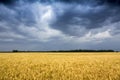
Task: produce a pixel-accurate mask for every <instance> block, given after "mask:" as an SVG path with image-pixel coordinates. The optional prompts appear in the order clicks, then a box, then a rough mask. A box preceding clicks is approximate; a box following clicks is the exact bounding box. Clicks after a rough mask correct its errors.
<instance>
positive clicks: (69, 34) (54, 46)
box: [0, 0, 120, 51]
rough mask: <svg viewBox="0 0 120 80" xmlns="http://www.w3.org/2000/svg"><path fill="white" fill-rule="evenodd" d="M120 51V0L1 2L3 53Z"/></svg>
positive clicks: (9, 0)
mask: <svg viewBox="0 0 120 80" xmlns="http://www.w3.org/2000/svg"><path fill="white" fill-rule="evenodd" d="M15 49H17V50H33V51H34V50H38V51H46V50H71V49H72V50H74V49H112V50H119V51H120V0H0V51H9V50H15Z"/></svg>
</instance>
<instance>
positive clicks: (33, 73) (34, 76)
mask: <svg viewBox="0 0 120 80" xmlns="http://www.w3.org/2000/svg"><path fill="white" fill-rule="evenodd" d="M0 80H120V53H119V52H113V53H112V52H109V53H108V52H107V53H104V52H102V53H100V52H99V53H97V52H94V53H83V52H82V53H79V52H78V53H74V52H73V53H72V52H71V53H45V52H44V53H19V52H18V53H0Z"/></svg>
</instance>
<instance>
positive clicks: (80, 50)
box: [12, 49, 115, 52]
mask: <svg viewBox="0 0 120 80" xmlns="http://www.w3.org/2000/svg"><path fill="white" fill-rule="evenodd" d="M12 52H115V51H114V50H86V49H77V50H57V51H19V50H13V51H12Z"/></svg>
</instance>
